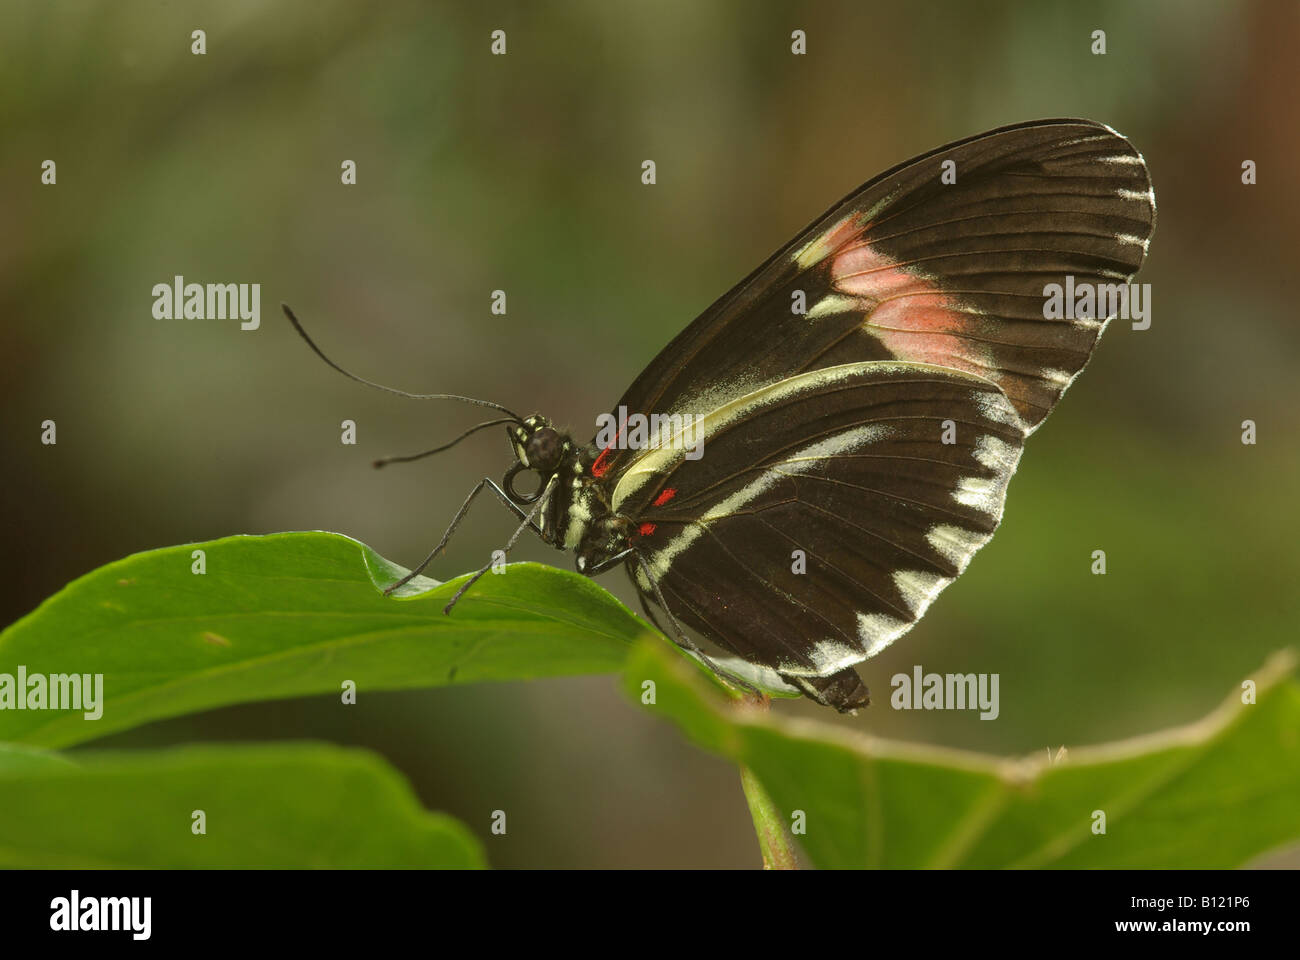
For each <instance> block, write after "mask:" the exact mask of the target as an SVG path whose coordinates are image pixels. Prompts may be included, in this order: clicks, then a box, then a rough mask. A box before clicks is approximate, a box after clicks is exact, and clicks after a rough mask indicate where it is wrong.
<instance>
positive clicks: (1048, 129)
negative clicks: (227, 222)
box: [285, 120, 1155, 712]
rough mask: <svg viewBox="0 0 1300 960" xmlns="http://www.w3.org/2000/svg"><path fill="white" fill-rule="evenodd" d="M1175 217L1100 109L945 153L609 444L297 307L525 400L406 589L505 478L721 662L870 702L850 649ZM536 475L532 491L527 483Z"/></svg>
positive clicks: (583, 557)
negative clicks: (1160, 228) (1075, 303)
mask: <svg viewBox="0 0 1300 960" xmlns="http://www.w3.org/2000/svg"><path fill="white" fill-rule="evenodd" d="M1154 225H1155V194H1154V191H1153V189H1152V186H1151V179H1150V176H1149V174H1148V171H1147V167H1146V163H1145V161H1144V160H1143V158H1142V155H1141V154H1140V153H1138V151H1137V150H1136V149H1135V148H1134V147H1133V146H1132V144H1130V143H1129V141H1128V140H1126V139H1125V138H1124V137H1122V136H1120V135H1119V134H1118V133H1116V132H1115V131H1114V130H1112V129H1111V128H1109V127H1107V126H1105V125H1103V124H1100V123H1096V122H1093V121H1089V120H1040V121H1034V122H1030V123H1022V124H1017V125H1014V126H1008V127H1002V128H999V129H996V130H991V131H989V132H986V133H982V134H979V135H977V136H973V137H969V138H967V139H964V140H959V141H957V142H955V143H951V144H948V145H947V146H944V147H940V148H938V149H936V150H932V151H930V152H929V153H925V154H922V155H921V156H919V157H916V158H914V159H911V160H908V161H906V162H905V163H902V164H899V165H898V166H896V167H894V168H892V169H890V170H888V171H886V172H884V173H882V174H880V175H879V176H877V177H875V178H874V179H872V180H870V181H868V182H867V183H866V184H864V185H863V186H861V187H859V188H858V189H857V190H855V191H854V192H853V193H851V194H850V195H849V196H848V197H846V198H844V199H843V200H841V201H840V202H839V203H837V204H835V205H834V206H833V207H831V208H830V210H828V211H827V212H826V213H825V214H823V215H822V216H821V217H819V218H818V219H817V220H816V221H814V222H813V223H812V225H811V226H809V227H808V228H807V229H806V230H805V231H803V233H801V234H800V235H799V236H798V237H797V238H795V239H794V240H793V241H791V242H790V243H788V244H787V245H786V246H785V247H783V248H782V249H780V250H778V251H777V252H776V253H775V254H773V255H772V256H771V257H769V258H768V259H767V261H766V262H764V263H763V264H762V265H761V266H759V267H758V268H757V269H756V270H754V271H753V272H752V273H751V274H750V275H749V276H748V277H746V278H745V279H744V280H742V281H741V282H740V283H738V284H737V285H736V286H735V287H733V288H732V289H731V290H729V291H728V292H727V293H726V294H724V295H723V296H721V297H720V298H718V300H717V301H715V302H714V303H713V305H712V306H710V307H709V308H708V309H707V310H705V311H704V313H703V314H701V315H700V316H699V317H698V318H697V319H696V320H695V321H694V322H693V323H692V324H691V325H690V326H688V327H687V328H686V329H685V330H683V331H682V332H681V333H680V334H679V335H678V336H677V337H676V338H675V339H674V340H673V341H672V342H671V343H669V344H668V346H667V347H665V348H664V349H663V350H662V351H661V352H660V354H659V355H658V356H657V357H655V359H654V360H652V361H651V362H650V364H649V366H647V367H646V368H645V370H644V371H642V373H641V375H640V376H638V377H637V378H636V380H635V381H634V382H633V383H632V385H631V386H630V387H629V388H628V389H627V391H626V393H624V395H623V397H622V398H621V399H620V400H619V402H618V404H616V406H615V408H614V410H615V411H616V412H615V413H612V414H608V415H606V416H605V417H604V418H602V421H601V422H602V423H603V426H602V429H601V430H600V431H599V432H598V435H597V438H596V439H595V440H592V441H590V442H585V441H582V440H581V439H579V438H577V437H575V436H574V435H573V434H571V433H569V432H566V431H562V430H560V429H558V428H557V427H556V426H555V425H553V424H552V423H551V422H550V421H549V420H548V419H547V418H546V417H544V416H541V415H533V416H528V417H521V416H519V415H517V414H515V413H513V412H512V411H510V410H509V409H507V408H506V407H503V406H501V405H499V404H495V403H491V402H489V401H484V400H477V399H474V398H470V397H462V396H458V395H450V394H404V392H403V391H396V390H392V389H391V388H388V387H382V386H381V385H379V384H374V383H372V382H371V381H368V380H364V379H363V378H360V377H356V376H355V375H354V374H351V373H348V371H346V370H343V368H342V367H339V366H338V365H337V364H335V363H334V362H333V361H332V360H330V359H329V358H328V357H326V356H325V355H324V353H322V352H321V351H320V349H319V348H318V347H317V346H316V345H315V343H314V342H313V341H312V340H311V339H310V338H309V337H308V336H307V334H306V333H305V331H304V330H303V329H302V326H301V324H299V323H298V321H297V319H296V318H295V317H294V315H293V313H292V312H291V311H290V310H289V309H288V307H285V312H286V314H287V315H288V317H289V319H290V320H291V321H292V322H293V324H294V326H295V327H296V328H297V329H298V332H299V333H300V334H301V335H302V336H303V338H304V339H306V340H307V342H308V344H309V345H311V347H312V349H314V350H315V351H316V352H317V354H319V355H320V356H321V358H322V359H324V360H325V361H326V362H327V363H329V364H330V365H331V366H333V367H335V368H336V369H338V370H340V371H341V372H343V373H345V374H346V375H347V376H349V377H352V378H353V379H356V380H361V381H362V382H364V383H367V384H369V385H371V386H379V387H380V388H381V389H386V390H390V391H391V392H395V393H403V395H406V396H415V397H419V398H429V399H457V400H463V401H467V402H470V403H474V404H478V405H480V406H485V407H489V408H492V409H495V410H497V411H499V412H501V413H503V414H504V415H505V416H504V417H501V418H498V419H494V420H490V421H487V422H485V423H482V424H479V425H478V426H476V427H473V428H471V429H470V430H469V431H466V432H465V433H464V434H462V435H461V436H460V437H458V438H457V439H456V440H455V441H452V443H456V442H459V441H460V440H462V439H464V438H465V437H466V436H468V435H469V434H470V433H472V432H474V431H475V430H478V429H482V428H486V427H490V426H498V425H504V426H505V427H506V434H507V437H508V439H509V441H510V444H511V447H512V450H513V453H514V457H515V462H514V464H513V465H512V466H511V468H510V469H509V470H508V471H507V473H506V474H505V476H504V477H503V479H502V481H501V483H500V484H496V483H493V482H492V481H491V480H490V479H487V478H485V479H484V480H483V481H481V482H480V483H479V484H478V486H477V487H475V488H474V490H473V491H472V492H471V493H470V495H469V497H467V498H466V500H465V502H464V504H463V505H462V507H461V509H460V510H459V511H458V512H457V514H456V516H455V518H454V519H453V520H452V522H451V524H450V525H449V527H448V529H447V532H446V534H444V536H443V538H442V540H441V541H440V542H439V544H438V545H437V546H436V547H435V548H434V549H433V551H431V552H430V554H429V556H428V557H427V558H426V559H425V561H424V562H423V563H421V564H420V565H419V566H418V567H417V568H416V569H415V570H414V571H412V573H411V574H409V575H408V576H407V577H405V578H403V580H401V581H398V583H397V584H394V585H393V586H392V587H390V588H389V590H390V591H391V590H393V589H395V588H397V587H399V586H400V585H401V584H403V583H405V582H406V581H407V580H409V579H410V578H411V577H413V576H415V575H416V574H417V573H419V572H420V571H422V570H423V569H425V567H427V565H428V564H429V563H430V562H431V561H432V560H433V559H434V558H435V557H437V556H438V555H439V554H440V553H441V552H442V550H443V549H445V547H446V545H447V542H448V541H449V539H450V537H451V535H452V533H453V532H454V530H455V529H456V527H457V526H458V525H459V523H460V521H461V520H462V519H463V517H464V516H465V513H466V511H467V510H468V509H469V506H470V504H471V503H472V502H473V501H474V499H475V498H476V497H477V495H478V494H479V493H481V492H482V491H483V490H485V489H486V490H490V491H491V492H493V493H494V494H495V495H496V496H497V498H498V499H500V500H501V502H502V503H504V504H505V505H506V506H507V507H508V508H509V509H511V510H512V511H513V512H514V513H515V514H516V516H517V517H518V518H519V520H520V525H519V527H518V529H517V530H516V531H515V533H514V535H513V536H512V537H511V538H510V541H509V542H508V543H507V544H506V551H509V549H510V548H512V547H513V546H514V543H515V542H516V541H517V540H518V538H519V537H520V536H521V535H522V533H523V532H524V531H531V532H533V533H534V534H536V535H537V536H539V537H540V538H541V539H542V540H543V541H545V542H546V543H548V544H551V545H553V546H555V547H558V548H560V549H564V550H570V551H573V552H574V553H575V555H576V566H577V569H578V571H579V572H581V573H583V574H586V575H588V576H596V575H598V574H600V573H602V572H604V571H607V570H609V569H612V568H614V567H618V566H622V567H624V568H625V569H626V571H627V573H628V574H629V576H630V577H631V579H632V582H633V583H634V584H635V586H636V589H637V591H638V593H639V596H640V599H641V605H642V608H643V610H644V611H645V613H646V615H647V617H649V618H650V620H651V621H652V622H654V623H655V624H656V625H657V626H659V627H660V629H661V630H663V632H665V633H666V634H667V635H668V636H670V637H672V638H673V639H674V640H675V641H676V642H677V643H678V644H679V645H681V646H682V647H684V648H685V649H686V650H688V651H689V652H691V653H693V654H694V655H695V656H697V657H698V658H700V659H701V660H702V661H703V662H704V663H706V664H708V665H709V666H710V667H712V668H713V669H714V670H715V671H716V672H718V673H719V674H720V675H721V676H723V677H725V678H727V679H729V680H731V681H733V682H736V683H739V684H741V685H743V686H749V687H751V688H753V687H756V686H762V687H765V688H767V689H784V690H788V691H796V692H799V693H802V694H804V695H806V696H808V697H810V698H811V699H813V700H815V701H817V702H818V703H821V704H825V705H827V706H830V707H834V708H836V709H838V710H840V711H844V712H848V711H853V710H854V709H855V708H857V707H860V706H864V705H866V704H867V703H868V702H869V698H870V695H869V692H868V690H867V687H866V686H865V685H864V683H863V682H862V679H861V677H860V676H859V674H858V672H857V670H856V669H855V667H856V665H857V664H860V663H862V662H863V661H866V660H869V659H870V658H871V657H873V656H875V655H876V654H878V653H880V651H882V650H883V649H885V648H886V647H887V646H888V645H889V644H891V643H892V642H894V641H895V640H897V639H898V638H899V637H900V636H902V635H903V634H904V633H906V632H907V631H908V630H909V629H911V627H912V626H913V625H914V624H915V623H916V622H917V620H918V619H919V618H920V617H921V616H922V615H923V614H924V613H925V611H926V609H927V608H928V607H929V606H930V604H931V603H932V602H933V601H934V599H935V598H936V597H937V596H938V594H939V593H940V591H942V590H943V589H944V587H946V586H947V585H948V584H950V583H951V582H952V581H953V580H954V579H955V578H956V577H957V576H959V575H960V574H961V573H962V571H963V570H965V569H966V566H967V564H968V563H969V562H970V560H971V557H972V556H973V555H974V554H975V552H976V551H978V550H979V548H980V547H981V546H983V545H984V544H985V543H987V542H988V540H989V538H990V537H991V536H992V535H993V532H994V531H995V530H996V529H997V526H998V524H999V522H1000V520H1001V518H1002V513H1003V505H1004V501H1005V497H1006V492H1007V485H1008V483H1009V481H1010V480H1011V477H1012V475H1013V474H1014V473H1015V470H1016V466H1017V464H1018V463H1019V460H1020V455H1021V451H1022V449H1023V446H1024V442H1025V439H1026V437H1028V436H1029V434H1031V433H1032V432H1033V431H1034V430H1036V429H1037V428H1038V427H1039V426H1040V425H1041V424H1042V422H1043V420H1044V419H1045V418H1046V417H1047V415H1048V413H1050V412H1051V410H1052V408H1053V407H1054V406H1055V405H1056V403H1057V401H1059V400H1060V398H1061V396H1062V394H1064V393H1065V391H1066V389H1067V388H1068V387H1069V386H1070V384H1071V383H1073V382H1074V379H1075V378H1076V377H1077V376H1078V375H1079V373H1080V372H1081V371H1082V370H1083V367H1084V366H1085V364H1086V363H1087V362H1088V359H1089V358H1090V356H1091V355H1092V352H1093V350H1094V349H1095V347H1096V345H1097V341H1098V339H1099V338H1100V336H1101V334H1102V331H1103V330H1104V329H1105V327H1106V324H1107V322H1108V321H1109V320H1110V319H1111V318H1112V317H1113V315H1114V314H1115V312H1116V311H1115V309H1114V308H1115V305H1116V303H1117V302H1118V301H1117V299H1116V296H1115V293H1116V292H1117V291H1119V290H1120V288H1121V286H1124V287H1125V288H1126V285H1127V284H1128V282H1129V280H1130V279H1131V278H1132V277H1133V275H1134V274H1135V273H1136V272H1137V270H1138V268H1139V267H1140V266H1141V265H1142V262H1143V260H1144V258H1145V256H1146V253H1147V249H1148V247H1149V245H1150V238H1151V234H1152V230H1153V228H1154ZM1052 285H1060V286H1061V287H1064V286H1066V285H1069V288H1071V289H1086V288H1088V287H1089V286H1091V287H1093V288H1095V289H1098V290H1099V291H1106V290H1109V291H1110V292H1111V296H1110V297H1109V299H1107V298H1106V297H1104V296H1101V295H1100V294H1099V298H1100V299H1099V301H1098V302H1101V303H1103V304H1105V305H1106V309H1105V310H1104V311H1088V310H1083V311H1079V312H1077V313H1076V312H1075V311H1069V312H1068V313H1065V314H1062V313H1061V312H1060V311H1056V312H1053V311H1051V310H1048V309H1045V302H1046V301H1047V299H1048V291H1049V290H1050V289H1052ZM1125 302H1127V301H1125ZM1093 313H1097V314H1098V315H1092V314H1093ZM1102 314H1104V315H1102ZM1066 317H1068V319H1067V318H1066ZM451 445H452V444H444V445H443V446H440V447H437V448H434V449H433V450H430V451H425V452H424V453H421V454H416V455H414V456H411V457H400V458H390V459H388V460H384V461H377V462H376V465H382V464H384V463H388V462H392V461H394V460H413V459H417V458H419V457H422V456H427V455H429V454H431V453H436V452H438V451H440V450H443V449H446V448H447V447H449V446H451ZM521 473H528V474H533V475H535V479H536V486H535V488H533V489H530V490H524V491H520V490H519V489H517V488H516V486H515V483H516V480H517V478H518V476H519V475H520V474H521ZM490 568H491V564H488V565H487V566H485V567H483V568H482V569H481V570H479V571H478V573H476V574H475V575H474V576H473V577H472V578H470V579H469V580H468V581H466V582H465V583H464V584H462V586H461V588H460V592H459V593H457V594H456V596H455V597H453V599H452V601H451V603H449V604H448V606H447V610H448V611H450V610H451V608H452V606H453V605H454V604H455V602H456V601H457V600H458V599H459V598H460V597H461V596H462V595H463V594H464V592H465V591H466V590H468V589H470V587H471V586H472V584H473V583H474V582H475V581H476V580H477V579H478V578H479V577H481V576H482V575H483V574H484V573H485V572H486V571H487V570H488V569H490ZM660 615H662V617H663V621H667V624H668V626H667V628H665V627H664V623H663V621H661V620H660ZM700 641H704V642H705V643H706V644H707V645H708V646H709V647H710V648H711V650H712V651H714V652H713V653H709V652H706V650H705V649H704V646H703V645H702V644H701V643H700ZM718 651H720V653H719V652H718Z"/></svg>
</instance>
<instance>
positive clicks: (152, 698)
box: [0, 533, 650, 746]
mask: <svg viewBox="0 0 1300 960" xmlns="http://www.w3.org/2000/svg"><path fill="white" fill-rule="evenodd" d="M195 550H202V551H204V554H205V558H204V563H205V565H206V571H207V572H206V573H203V574H195V573H192V572H191V567H192V564H193V563H194V561H193V560H192V559H191V556H192V553H193V551H195ZM404 573H406V571H405V570H403V569H402V568H401V567H398V566H396V565H394V564H392V563H389V562H388V561H386V560H384V559H383V558H382V557H380V556H378V555H377V554H375V553H374V552H373V551H372V550H371V549H370V548H369V547H367V546H365V545H364V544H362V543H358V542H357V541H355V540H351V539H349V538H347V537H344V536H340V535H338V534H332V533H284V534H275V535H272V536H265V537H228V538H225V539H222V540H214V541H211V542H208V543H194V544H186V545H184V546H178V547H168V548H165V549H161V550H152V551H149V552H147V553H138V554H135V555H134V556H130V557H127V558H126V559H124V560H119V561H117V562H115V563H110V564H108V565H107V566H104V567H101V568H99V569H98V570H95V571H94V572H92V573H90V574H87V575H86V576H84V577H82V578H81V579H79V580H76V581H74V582H73V583H71V584H69V585H68V586H67V587H65V588H64V589H63V590H61V591H60V592H59V593H57V594H55V595H54V596H53V597H51V598H50V599H48V600H46V601H45V602H44V603H43V604H41V606H40V607H39V608H37V609H36V610H35V611H34V612H32V613H31V614H29V615H28V616H26V617H24V618H23V619H21V620H19V621H18V622H17V623H15V624H13V625H12V626H10V627H9V628H8V629H6V630H5V631H4V632H3V633H0V673H8V674H10V675H12V676H15V677H16V674H17V669H18V667H19V666H20V665H21V666H23V667H25V669H26V673H27V675H28V676H29V677H30V676H32V675H34V674H43V675H52V674H74V673H75V674H91V675H94V674H102V675H103V691H104V696H103V701H104V703H103V715H102V717H101V718H100V719H97V720H91V719H86V718H85V717H84V712H85V711H74V710H50V709H44V710H26V709H24V710H17V709H3V710H0V740H11V741H20V742H23V743H28V744H35V745H39V746H65V745H67V744H72V743H79V742H81V741H84V740H90V739H93V738H95V737H100V736H103V735H105V734H107V733H111V732H114V731H117V730H123V729H126V728H129V727H133V726H136V725H139V724H142V723H146V722H148V721H150V720H157V719H160V718H163V717H171V716H176V715H178V714H184V713H192V712H195V711H198V710H207V709H210V708H213V707H219V706H224V705H227V704H232V703H244V702H247V701H252V700H265V699H272V698H284V697H295V696H302V695H306V694H314V693H334V694H336V695H337V694H340V693H341V691H342V684H343V682H344V681H347V680H351V681H354V682H355V683H356V684H357V686H358V688H359V689H360V690H362V691H367V690H395V689H400V688H409V687H431V686H440V685H445V684H450V683H473V682H477V681H488V680H520V679H532V678H537V677H549V676H560V675H571V674H583V673H603V672H613V671H617V670H618V669H620V668H621V667H622V665H623V663H624V661H625V658H626V656H627V651H628V648H629V647H628V645H629V643H630V642H631V641H633V640H636V639H637V638H639V637H644V636H647V635H649V634H650V628H649V627H647V626H646V625H645V624H644V623H643V622H642V621H640V620H638V619H637V618H636V617H635V616H634V615H633V614H632V613H631V611H629V610H628V609H627V608H626V607H624V606H623V605H622V604H621V603H619V601H618V600H616V599H615V598H614V597H613V596H611V595H610V594H609V593H608V592H606V591H605V590H604V589H602V588H601V587H600V586H598V585H597V584H595V583H593V582H592V581H591V580H589V579H588V578H586V577H581V576H579V575H577V574H575V573H568V572H565V571H561V570H557V569H555V568H553V567H546V566H542V565H540V564H532V563H520V564H510V565H509V566H508V567H507V568H506V572H505V573H504V574H501V575H492V574H489V575H487V576H485V577H483V578H482V579H481V580H480V581H479V582H478V583H477V584H475V585H474V587H473V589H471V590H470V591H469V592H468V593H467V594H466V595H465V596H464V597H463V598H462V599H461V600H460V602H459V603H458V604H457V605H456V607H455V609H454V610H453V612H452V613H451V615H450V616H448V615H444V614H443V612H442V610H443V607H444V605H445V604H446V603H447V601H448V600H449V599H451V596H452V595H453V594H454V593H455V592H456V589H457V587H458V585H459V583H460V581H451V582H450V583H445V584H438V583H436V582H435V581H432V580H428V579H425V578H418V579H417V580H416V581H413V582H412V583H411V584H409V585H407V587H405V588H403V590H402V591H400V593H401V595H400V596H397V595H395V596H393V597H385V596H383V594H382V588H383V587H384V586H386V585H387V584H390V583H392V582H394V581H395V580H397V579H398V578H399V577H400V576H402V575H403V574H404ZM0 683H3V678H2V677H0ZM2 693H3V690H2V689H0V695H2Z"/></svg>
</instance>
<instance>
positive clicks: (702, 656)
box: [620, 547, 767, 699]
mask: <svg viewBox="0 0 1300 960" xmlns="http://www.w3.org/2000/svg"><path fill="white" fill-rule="evenodd" d="M630 552H631V553H632V554H633V555H635V556H636V559H637V563H638V564H639V565H640V567H641V572H642V573H644V574H645V578H646V579H647V580H648V581H650V586H651V587H653V588H654V593H655V599H656V600H657V601H659V609H661V610H662V611H663V612H664V615H665V616H667V617H668V622H669V623H670V624H672V628H673V633H675V634H676V637H674V638H673V642H674V643H676V644H677V645H678V646H679V647H681V648H682V649H683V650H685V651H687V652H688V653H690V654H692V655H694V656H696V657H698V658H699V660H700V662H701V663H703V664H704V665H705V666H706V667H708V668H709V669H710V670H712V671H713V672H714V674H715V675H716V676H718V677H720V678H722V679H723V680H724V681H726V682H727V683H728V684H730V685H732V686H734V687H739V688H741V689H742V690H748V691H749V692H750V693H752V694H754V696H756V697H758V698H760V699H762V698H765V697H766V696H767V695H766V694H765V693H763V691H762V690H760V689H758V687H756V686H754V685H753V684H752V683H750V682H749V681H748V680H742V679H741V678H740V677H738V676H736V675H735V674H734V673H730V672H728V671H726V670H723V669H722V668H721V667H720V666H718V665H717V664H716V663H714V662H713V660H712V659H711V658H710V657H709V655H708V654H707V653H705V652H704V651H703V650H701V649H700V646H699V644H697V643H696V642H695V641H693V640H691V639H690V638H689V637H688V636H686V631H685V630H683V629H682V625H681V624H680V623H678V622H677V618H676V617H675V616H673V612H672V610H670V609H669V608H668V602H667V601H666V600H664V594H663V590H661V589H660V587H659V581H658V580H656V579H655V575H654V573H652V572H651V570H650V564H648V563H646V559H645V557H643V556H642V555H641V552H640V551H639V550H637V549H636V548H635V547H634V548H633V549H632V550H631V551H630ZM625 555H626V554H620V556H625ZM641 606H642V608H643V609H644V610H645V611H646V613H650V608H649V607H647V606H646V602H645V596H644V595H642V597H641ZM650 620H651V622H652V623H654V625H655V626H656V627H659V622H658V621H657V620H655V618H654V616H653V614H652V615H651V616H650ZM659 631H660V632H661V633H663V634H665V635H666V636H672V634H669V633H668V631H667V630H664V628H663V627H659Z"/></svg>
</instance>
